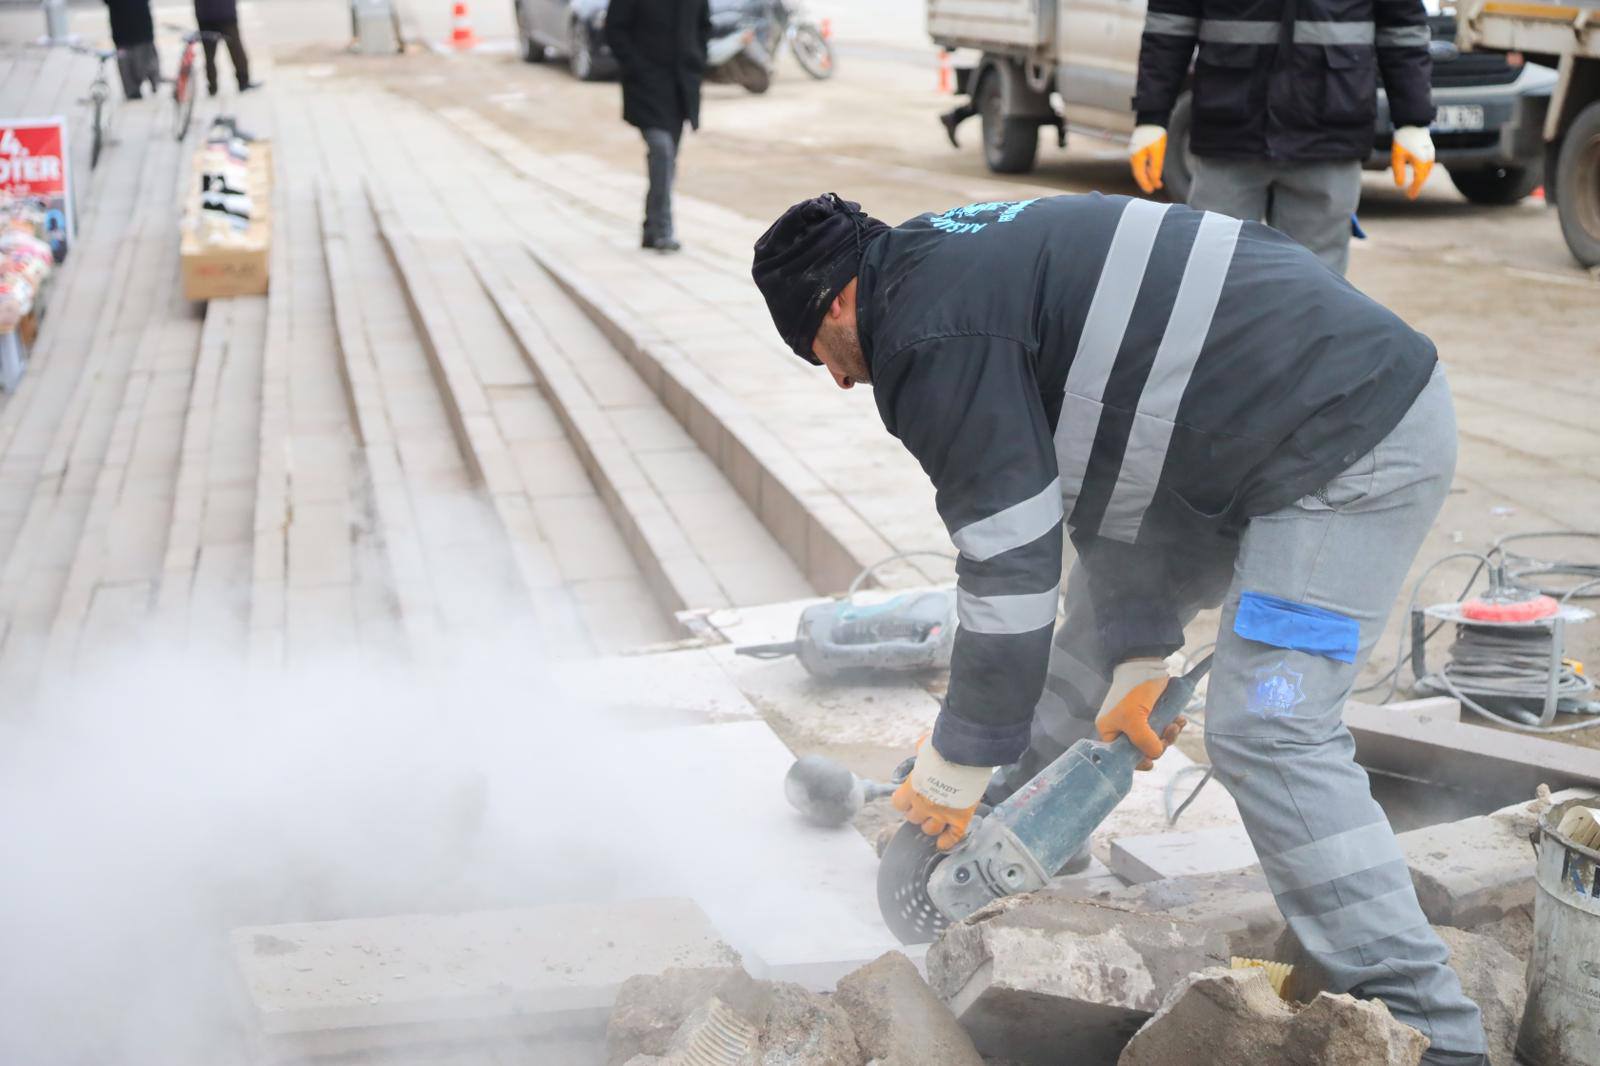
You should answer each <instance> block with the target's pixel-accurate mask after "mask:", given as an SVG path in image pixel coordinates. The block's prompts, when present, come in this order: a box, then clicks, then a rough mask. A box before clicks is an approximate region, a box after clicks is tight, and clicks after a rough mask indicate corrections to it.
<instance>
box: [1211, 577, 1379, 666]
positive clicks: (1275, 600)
mask: <svg viewBox="0 0 1600 1066" xmlns="http://www.w3.org/2000/svg"><path fill="white" fill-rule="evenodd" d="M1233 631H1234V632H1235V633H1237V634H1239V635H1240V636H1241V637H1244V638H1245V639H1246V640H1254V641H1257V642H1259V643H1261V644H1270V645H1272V646H1273V647H1274V648H1288V649H1289V650H1290V651H1303V652H1306V653H1308V654H1310V655H1321V656H1323V657H1324V658H1327V659H1336V660H1338V661H1339V662H1342V663H1353V662H1355V661H1356V652H1357V651H1358V650H1359V649H1360V647H1361V625H1360V623H1358V622H1357V621H1356V620H1355V619H1354V618H1348V617H1346V616H1345V615H1342V614H1339V613H1338V612H1336V611H1328V610H1324V609H1323V608H1321V607H1313V606H1311V605H1310V604H1308V603H1296V602H1294V601H1293V600H1285V599H1282V598H1280V597H1278V596H1268V595H1266V594H1264V593H1260V592H1246V593H1245V594H1244V595H1242V596H1240V597H1239V613H1238V615H1237V616H1235V618H1234V620H1233Z"/></svg>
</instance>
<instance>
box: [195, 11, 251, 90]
mask: <svg viewBox="0 0 1600 1066" xmlns="http://www.w3.org/2000/svg"><path fill="white" fill-rule="evenodd" d="M194 21H195V25H196V26H198V27H199V28H200V31H201V33H202V34H204V36H203V37H202V38H201V40H200V47H201V48H203V49H204V50H205V54H206V93H207V94H208V95H211V96H215V95H217V40H218V38H221V40H222V41H224V42H225V43H226V44H227V46H228V59H229V61H230V62H232V63H233V74H234V77H235V78H236V79H238V82H239V91H240V92H248V91H249V90H251V89H254V88H256V87H257V86H259V85H260V84H261V83H260V82H254V81H251V80H250V57H249V56H248V55H246V54H245V51H244V38H243V37H241V36H240V35H239V5H238V0H194Z"/></svg>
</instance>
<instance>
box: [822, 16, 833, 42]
mask: <svg viewBox="0 0 1600 1066" xmlns="http://www.w3.org/2000/svg"><path fill="white" fill-rule="evenodd" d="M822 39H823V40H824V41H831V40H833V20H832V19H823V20H822Z"/></svg>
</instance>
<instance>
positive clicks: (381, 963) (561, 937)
mask: <svg viewBox="0 0 1600 1066" xmlns="http://www.w3.org/2000/svg"><path fill="white" fill-rule="evenodd" d="M229 940H230V943H231V945H232V952H233V958H234V963H235V965H236V967H237V969H238V971H239V974H240V977H241V978H242V980H243V982H244V987H245V990H246V994H247V996H248V998H249V1003H250V1006H251V1008H252V1012H251V1019H250V1020H251V1022H252V1024H253V1027H254V1029H255V1032H256V1034H257V1036H258V1037H259V1038H260V1039H262V1040H263V1041H264V1042H266V1043H268V1044H270V1045H272V1046H274V1047H275V1048H278V1049H280V1050H282V1051H285V1052H287V1051H300V1052H303V1053H307V1054H330V1053H336V1052H349V1051H354V1050H358V1049H361V1048H368V1047H375V1046H383V1045H388V1044H393V1043H424V1042H427V1041H428V1040H430V1039H439V1038H441V1037H444V1036H448V1035H451V1034H456V1035H459V1034H461V1033H470V1032H473V1031H475V1030H478V1029H480V1028H481V1027H483V1026H486V1025H488V1024H490V1023H494V1024H497V1025H499V1026H504V1027H514V1028H516V1029H519V1030H521V1031H524V1032H539V1031H546V1030H551V1029H562V1028H570V1029H589V1030H591V1031H594V1032H596V1033H598V1032H599V1030H600V1029H601V1028H602V1027H603V1026H604V1025H605V1020H606V1018H607V1016H608V1014H609V1012H610V1009H611V1005H612V1002H613V1000H614V999H615V998H616V996H617V993H618V990H619V989H620V988H621V987H622V984H623V982H624V981H626V980H627V979H628V978H629V977H630V976H632V975H634V974H636V973H642V972H651V973H653V972H657V971H660V970H664V969H666V968H667V967H669V966H690V967H693V966H726V965H728V964H730V963H732V962H735V961H736V960H737V956H736V955H734V953H733V952H732V950H731V949H730V948H729V947H728V946H727V944H725V943H724V942H723V941H722V940H721V939H720V938H719V937H718V935H717V932H716V930H715V929H714V928H713V927H712V926H711V924H710V922H709V921H708V920H707V919H706V916H705V914H704V913H703V912H702V911H701V910H700V909H699V908H698V907H696V906H695V904H693V903H692V902H690V901H688V900H684V899H644V900H633V901H629V902H620V901H619V902H608V903H581V904H580V903H569V904H551V905H547V906H543V907H531V908H523V909H518V910H500V911H477V912H472V913H467V914H439V915H430V914H424V915H399V916H395V917H388V918H357V919H348V920H344V921H332V922H307V923H298V924H289V925H275V926H256V927H250V928H243V929H236V930H234V931H233V932H232V933H231V934H230V935H229Z"/></svg>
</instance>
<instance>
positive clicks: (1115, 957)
mask: <svg viewBox="0 0 1600 1066" xmlns="http://www.w3.org/2000/svg"><path fill="white" fill-rule="evenodd" d="M1226 952H1227V945H1226V943H1225V942H1224V940H1223V938H1222V937H1221V936H1220V935H1219V934H1217V933H1215V932H1213V931H1211V930H1208V929H1206V928H1205V927H1203V926H1201V925H1198V924H1195V923H1192V922H1185V921H1178V920H1175V919H1173V918H1171V917H1169V916H1166V915H1152V914H1140V913H1139V912H1138V911H1136V910H1134V909H1132V908H1130V907H1126V906H1122V905H1118V904H1112V903H1107V902H1099V901H1095V902H1091V901H1087V900H1065V899H1059V898H1056V897H1052V896H1048V895H1034V896H1015V897H1012V898H1010V899H1003V900H1000V901H998V902H996V903H994V904H991V905H990V906H988V907H986V908H984V909H983V910H981V911H979V912H978V913H977V914H976V915H974V916H973V918H972V919H971V920H969V921H967V922H963V923H961V924H959V925H955V926H952V927H951V928H950V929H949V930H947V931H946V932H945V934H944V936H943V937H941V938H940V939H939V940H938V941H937V942H936V943H935V944H934V945H933V946H932V947H931V948H929V949H928V958H927V968H928V980H929V983H930V984H931V985H932V986H933V990H934V991H935V992H936V993H937V994H938V995H939V996H940V997H941V998H943V999H944V1000H945V1002H947V1003H948V1004H950V1008H951V1010H952V1011H954V1012H955V1015H956V1017H957V1018H959V1019H960V1021H961V1024H962V1026H963V1027H964V1028H965V1029H966V1030H967V1032H968V1033H969V1034H971V1036H972V1039H973V1043H974V1044H975V1045H976V1046H977V1048H978V1050H979V1051H980V1052H982V1053H983V1054H985V1055H995V1056H1006V1057H1011V1058H1017V1059H1021V1060H1022V1061H1024V1062H1032V1061H1038V1062H1059V1061H1063V1060H1067V1059H1070V1061H1072V1062H1074V1063H1081V1064H1083V1066H1090V1064H1099V1063H1110V1062H1113V1061H1115V1059H1116V1056H1117V1053H1118V1052H1119V1051H1120V1050H1121V1048H1122V1046H1123V1045H1124V1044H1125V1043H1127V1041H1128V1038H1129V1037H1130V1036H1132V1035H1133V1033H1134V1031H1135V1030H1136V1029H1138V1027H1139V1026H1140V1025H1141V1024H1143V1022H1144V1021H1145V1019H1146V1018H1148V1017H1149V1016H1150V1015H1151V1014H1152V1013H1153V1012H1154V1011H1155V1010H1156V1009H1157V1008H1158V1007H1160V1005H1161V1002H1162V1000H1163V998H1164V997H1165V995H1166V994H1167V992H1168V991H1170V990H1171V989H1172V988H1174V987H1176V986H1177V984H1178V982H1179V981H1181V980H1182V979H1183V978H1184V977H1186V976H1187V975H1188V974H1190V973H1192V972H1194V971H1195V970H1199V969H1202V968H1204V967H1206V966H1208V965H1211V964H1212V963H1214V962H1215V961H1216V960H1218V959H1220V958H1223V957H1224V956H1225V954H1226ZM1069 1052H1070V1053H1069Z"/></svg>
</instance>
